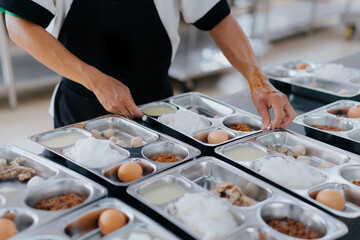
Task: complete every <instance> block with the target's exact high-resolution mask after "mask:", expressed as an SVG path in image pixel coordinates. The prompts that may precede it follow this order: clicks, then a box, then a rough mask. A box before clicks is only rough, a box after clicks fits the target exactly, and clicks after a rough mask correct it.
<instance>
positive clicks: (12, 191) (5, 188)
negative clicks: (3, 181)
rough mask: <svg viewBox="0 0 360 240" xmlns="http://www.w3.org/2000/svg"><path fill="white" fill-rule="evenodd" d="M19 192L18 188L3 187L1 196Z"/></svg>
mask: <svg viewBox="0 0 360 240" xmlns="http://www.w3.org/2000/svg"><path fill="white" fill-rule="evenodd" d="M17 191H18V190H17V189H16V188H12V187H3V188H0V194H6V193H16V192H17Z"/></svg>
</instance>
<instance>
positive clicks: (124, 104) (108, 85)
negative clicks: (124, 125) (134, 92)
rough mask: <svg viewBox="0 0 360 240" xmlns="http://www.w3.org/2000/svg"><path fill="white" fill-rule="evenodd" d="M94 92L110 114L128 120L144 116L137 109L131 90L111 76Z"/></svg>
mask: <svg viewBox="0 0 360 240" xmlns="http://www.w3.org/2000/svg"><path fill="white" fill-rule="evenodd" d="M92 91H93V92H94V93H95V95H96V97H97V99H98V100H99V101H100V103H101V105H102V106H103V107H104V108H105V109H106V110H107V111H108V112H111V113H115V114H119V115H123V116H125V117H127V118H137V117H142V116H143V115H144V114H143V113H142V112H140V110H139V109H138V108H137V106H136V104H135V102H134V100H133V98H132V97H131V93H130V90H129V88H128V87H127V86H125V85H124V84H123V83H121V82H120V81H118V80H116V79H114V78H112V77H110V76H107V77H106V79H102V80H101V81H100V82H99V84H97V86H96V87H94V88H93V89H92Z"/></svg>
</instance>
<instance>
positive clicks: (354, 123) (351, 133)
mask: <svg viewBox="0 0 360 240" xmlns="http://www.w3.org/2000/svg"><path fill="white" fill-rule="evenodd" d="M357 105H360V102H356V101H350V100H340V101H337V102H334V103H331V104H328V105H325V106H323V107H320V108H317V109H315V110H313V111H311V112H308V113H305V114H303V115H300V116H298V117H297V118H296V119H295V120H294V122H295V123H297V124H300V125H302V126H305V132H306V133H307V134H308V135H312V136H314V137H315V138H319V139H320V140H323V141H325V142H336V143H339V144H340V142H343V144H342V145H344V146H342V147H344V148H345V149H346V150H349V151H352V152H355V153H358V154H360V118H347V117H344V116H340V115H336V114H331V113H329V112H328V110H330V111H331V110H332V111H335V112H334V113H336V110H337V109H342V108H344V107H345V108H348V107H351V106H357ZM339 114H340V113H339ZM312 125H330V126H334V127H338V128H340V129H344V130H345V131H325V130H321V129H318V128H315V127H312ZM339 138H340V140H341V139H342V141H339ZM333 140H334V141H333Z"/></svg>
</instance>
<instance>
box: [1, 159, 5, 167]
mask: <svg viewBox="0 0 360 240" xmlns="http://www.w3.org/2000/svg"><path fill="white" fill-rule="evenodd" d="M6 164H7V161H6V159H3V158H0V167H2V166H6Z"/></svg>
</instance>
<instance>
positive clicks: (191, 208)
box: [169, 193, 237, 239]
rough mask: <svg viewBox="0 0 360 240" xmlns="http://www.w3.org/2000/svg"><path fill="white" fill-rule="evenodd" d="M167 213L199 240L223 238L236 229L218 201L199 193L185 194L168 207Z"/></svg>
mask: <svg viewBox="0 0 360 240" xmlns="http://www.w3.org/2000/svg"><path fill="white" fill-rule="evenodd" d="M169 213H170V214H171V215H172V216H174V217H175V218H177V219H178V220H180V221H181V222H183V223H184V224H185V225H186V226H187V227H189V228H190V229H191V230H192V231H194V232H195V233H197V234H199V235H200V236H201V239H216V238H219V237H225V236H226V235H227V234H229V233H230V232H231V231H233V230H234V229H235V228H236V227H237V223H236V221H235V219H234V217H233V216H232V214H231V213H230V209H229V207H227V206H226V205H225V204H224V203H223V202H222V201H221V200H220V199H215V198H211V197H206V196H204V195H202V194H199V193H186V194H185V195H184V196H183V197H181V198H180V199H179V200H178V201H176V202H175V203H171V204H170V205H169Z"/></svg>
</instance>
